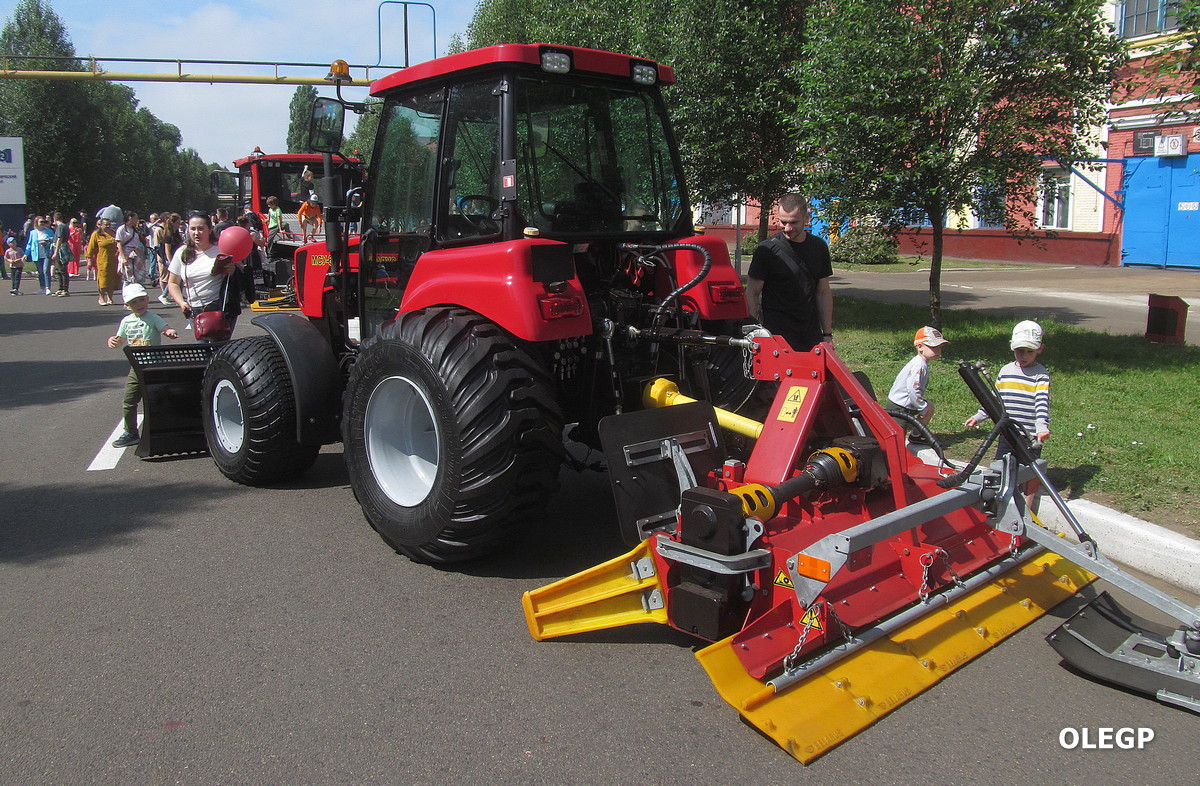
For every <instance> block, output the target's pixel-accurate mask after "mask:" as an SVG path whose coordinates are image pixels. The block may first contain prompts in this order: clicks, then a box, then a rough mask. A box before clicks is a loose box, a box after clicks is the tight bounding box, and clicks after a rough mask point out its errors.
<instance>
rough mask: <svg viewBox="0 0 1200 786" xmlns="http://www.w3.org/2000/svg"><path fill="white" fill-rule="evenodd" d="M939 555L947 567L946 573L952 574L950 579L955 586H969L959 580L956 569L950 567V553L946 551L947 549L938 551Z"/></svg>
mask: <svg viewBox="0 0 1200 786" xmlns="http://www.w3.org/2000/svg"><path fill="white" fill-rule="evenodd" d="M938 554H939V555H940V556H941V558H942V564H943V565H945V566H946V573H948V574H950V579H951V580H952V581H953V582H954V584H955V586H958V587H965V586H967V585H966V583H965V582H964V581H963V580H962V579H961V578H959V576H958V574H957V573H955V572H954V568H952V567H950V552H948V551H946V550H945V549H938Z"/></svg>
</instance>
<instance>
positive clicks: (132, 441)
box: [112, 431, 140, 448]
mask: <svg viewBox="0 0 1200 786" xmlns="http://www.w3.org/2000/svg"><path fill="white" fill-rule="evenodd" d="M139 439H140V438H139V437H138V435H137V434H135V433H134V432H132V431H126V432H125V433H124V434H122V435H121V436H119V437H117V439H116V441H115V442H113V443H112V446H113V447H114V448H127V447H129V446H130V445H136V444H137V443H138V441H139Z"/></svg>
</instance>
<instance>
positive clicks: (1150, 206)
mask: <svg viewBox="0 0 1200 786" xmlns="http://www.w3.org/2000/svg"><path fill="white" fill-rule="evenodd" d="M1124 187H1125V219H1124V229H1123V232H1122V244H1121V248H1122V260H1121V264H1123V265H1153V266H1154V267H1164V266H1165V267H1194V268H1200V154H1192V155H1189V156H1186V157H1184V156H1180V157H1178V158H1157V157H1150V156H1147V157H1139V158H1127V159H1125V184H1124Z"/></svg>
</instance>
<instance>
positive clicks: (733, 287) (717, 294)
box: [708, 284, 742, 303]
mask: <svg viewBox="0 0 1200 786" xmlns="http://www.w3.org/2000/svg"><path fill="white" fill-rule="evenodd" d="M708 294H709V296H710V297H711V298H712V301H713V302H714V303H736V302H738V301H739V300H741V299H742V288H741V287H740V286H738V285H737V284H709V285H708Z"/></svg>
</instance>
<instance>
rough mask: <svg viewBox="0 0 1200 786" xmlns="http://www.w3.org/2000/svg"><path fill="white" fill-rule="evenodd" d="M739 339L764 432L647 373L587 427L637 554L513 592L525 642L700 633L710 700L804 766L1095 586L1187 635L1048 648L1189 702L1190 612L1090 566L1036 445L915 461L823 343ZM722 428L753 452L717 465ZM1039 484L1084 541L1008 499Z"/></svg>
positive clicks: (1124, 631)
mask: <svg viewBox="0 0 1200 786" xmlns="http://www.w3.org/2000/svg"><path fill="white" fill-rule="evenodd" d="M731 343H732V342H731ZM746 344H747V345H748V346H747V347H746V348H747V349H748V350H749V352H750V357H751V369H752V373H753V375H754V376H755V377H756V378H757V379H759V380H762V381H765V382H771V381H778V382H779V389H778V392H777V393H776V396H775V400H774V403H773V404H772V406H771V409H770V411H769V412H768V414H767V417H766V419H765V421H764V422H762V423H748V422H745V419H744V418H743V419H740V420H738V419H737V418H736V417H731V416H730V415H729V413H723V412H721V411H720V410H714V409H713V408H712V407H710V406H707V405H701V404H697V403H694V402H688V400H687V399H685V398H684V397H682V396H679V395H678V392H677V391H675V390H674V389H673V387H672V386H671V385H670V383H664V382H663V381H661V380H660V381H659V382H657V383H651V385H650V386H649V387H648V388H647V394H646V402H647V405H648V406H658V407H663V409H652V410H647V411H642V412H635V413H631V414H629V415H617V416H614V417H613V418H610V419H608V420H606V421H605V422H604V423H602V424H601V436H602V440H603V442H604V448H605V455H606V457H607V459H608V464H609V468H610V472H611V475H612V480H613V489H614V494H615V495H616V500H617V510H618V515H619V516H620V518H621V525H622V531H623V533H624V534H625V536H626V538H627V539H629V540H630V541H632V542H637V541H638V540H641V542H640V543H639V544H638V545H637V547H636V548H635V549H634V550H633V551H631V552H630V553H628V554H626V555H624V556H622V557H618V558H616V559H613V560H610V561H608V562H606V563H604V564H602V565H599V566H597V567H595V568H592V569H591V570H588V571H584V572H583V573H579V574H577V575H575V576H571V577H568V578H566V579H563V580H561V581H558V582H555V583H554V584H551V585H549V586H547V587H543V588H540V589H537V590H534V591H532V592H528V593H526V594H525V597H524V599H523V603H524V607H525V613H526V620H527V622H528V623H529V630H530V632H531V633H532V634H533V636H534V638H536V639H538V640H542V639H545V638H550V637H554V636H563V635H570V634H574V633H581V632H585V631H592V630H598V629H602V628H611V627H616V626H619V625H629V624H635V623H641V622H655V623H659V624H665V625H670V626H672V627H674V628H676V629H678V630H681V631H683V632H685V633H689V634H691V635H693V636H696V637H698V638H700V639H703V640H705V641H707V642H710V644H709V645H708V646H706V647H705V648H704V649H703V650H701V651H700V652H699V653H698V654H697V658H699V660H700V661H701V663H702V664H703V666H704V668H705V669H706V670H707V671H708V674H709V676H710V677H711V678H712V680H713V683H714V685H715V686H716V688H717V691H718V693H720V694H721V696H722V697H723V698H725V699H726V700H727V701H728V702H729V703H730V704H732V705H733V706H734V707H735V708H736V709H737V710H738V711H739V712H740V713H741V714H742V716H743V717H744V718H745V719H746V720H748V721H749V722H750V723H752V724H754V725H755V726H756V727H757V728H758V729H760V730H761V731H762V732H763V733H764V734H766V735H767V736H769V737H771V738H772V739H774V740H775V741H776V742H778V743H779V744H780V745H781V746H783V747H784V748H786V749H787V750H788V751H789V752H790V753H791V754H792V755H793V756H795V757H796V758H797V759H800V760H801V761H804V762H808V761H810V760H812V759H813V758H815V757H817V756H819V755H821V754H822V753H823V752H825V751H827V750H828V749H830V748H832V747H833V746H835V745H837V744H839V743H840V742H842V741H843V740H845V739H848V738H849V737H851V736H853V735H854V734H856V733H857V732H858V731H860V730H862V729H863V728H865V727H867V726H869V725H870V724H872V723H874V722H875V720H877V719H878V718H880V717H881V716H883V715H884V714H886V713H888V712H890V711H891V710H893V709H895V708H896V707H898V706H899V705H900V704H902V703H904V702H905V701H907V700H908V699H910V698H912V697H914V696H916V695H917V694H919V693H920V692H921V691H923V690H925V689H927V688H928V687H930V686H931V685H933V684H934V683H936V682H937V681H938V680H940V679H942V678H943V677H945V676H946V675H947V674H949V673H950V672H952V671H954V670H955V669H957V668H959V667H960V666H962V665H964V664H966V663H968V662H970V661H971V660H972V659H973V658H975V657H977V656H978V655H980V654H982V653H983V652H986V651H987V650H988V649H989V648H991V647H993V646H995V645H996V644H997V643H998V642H1000V641H1001V640H1003V639H1004V638H1006V637H1007V636H1010V635H1012V634H1013V633H1015V632H1016V631H1018V630H1020V629H1021V628H1023V627H1024V626H1026V625H1028V624H1029V623H1030V622H1032V621H1034V620H1035V619H1037V618H1038V617H1040V616H1041V615H1043V614H1045V613H1046V612H1047V611H1049V610H1050V609H1052V608H1053V607H1054V606H1056V605H1057V604H1058V603H1060V602H1061V601H1064V600H1066V599H1067V598H1069V597H1071V596H1072V595H1074V594H1075V593H1076V592H1077V591H1078V590H1079V589H1080V588H1081V587H1083V586H1084V585H1086V584H1087V583H1089V582H1090V581H1092V580H1094V579H1095V578H1096V577H1097V576H1099V577H1101V578H1104V579H1106V580H1108V581H1110V582H1112V583H1113V584H1114V585H1115V586H1117V587H1120V588H1121V589H1123V590H1126V591H1128V592H1130V593H1132V594H1134V595H1135V596H1136V597H1139V598H1141V599H1143V600H1145V601H1147V602H1149V603H1151V604H1152V605H1154V606H1155V607H1156V608H1158V609H1160V610H1163V611H1165V612H1166V613H1168V614H1171V615H1173V616H1175V617H1176V619H1178V620H1180V621H1181V622H1182V623H1183V626H1182V627H1181V628H1180V629H1179V630H1177V631H1175V632H1170V631H1159V632H1158V633H1157V634H1155V633H1153V632H1148V631H1149V628H1148V626H1147V625H1145V624H1143V623H1142V622H1141V621H1138V620H1134V619H1133V618H1132V617H1130V616H1129V615H1127V614H1124V613H1123V612H1120V611H1119V610H1116V609H1115V604H1111V603H1109V602H1097V603H1095V604H1093V605H1092V606H1090V607H1089V608H1088V609H1086V610H1085V611H1084V612H1083V613H1082V614H1081V615H1080V616H1077V617H1076V618H1074V619H1072V620H1071V622H1069V623H1067V624H1066V625H1064V626H1063V628H1061V629H1060V630H1059V631H1058V632H1057V633H1056V635H1055V637H1054V643H1055V646H1056V648H1059V651H1060V652H1062V653H1063V656H1064V657H1066V658H1068V660H1071V661H1072V662H1076V663H1077V665H1079V667H1080V668H1082V669H1084V670H1086V671H1090V672H1092V673H1095V674H1097V675H1098V676H1100V677H1101V678H1103V679H1109V680H1112V681H1114V682H1118V683H1120V684H1124V685H1128V686H1130V687H1133V688H1134V689H1136V690H1143V691H1146V692H1151V693H1154V694H1155V695H1157V696H1158V697H1159V698H1160V699H1162V700H1163V701H1170V702H1172V703H1174V704H1178V705H1179V706H1184V707H1189V708H1193V709H1195V708H1196V704H1197V702H1196V696H1197V694H1198V693H1200V692H1198V691H1197V690H1196V683H1197V668H1196V660H1197V658H1196V655H1195V653H1196V650H1197V649H1200V639H1197V630H1198V629H1200V622H1198V621H1197V620H1198V618H1200V610H1197V609H1190V608H1188V607H1187V606H1185V605H1184V604H1182V603H1180V602H1179V601H1178V600H1175V599H1174V598H1171V597H1170V596H1168V595H1165V594H1163V593H1161V592H1159V591H1157V590H1155V589H1153V588H1152V587H1149V586H1148V585H1146V584H1145V583H1143V582H1140V581H1138V580H1137V579H1134V578H1132V577H1130V576H1128V575H1127V574H1125V573H1124V572H1123V571H1121V570H1120V569H1119V568H1117V567H1116V566H1114V565H1113V564H1112V563H1111V562H1109V561H1108V560H1106V559H1105V558H1104V557H1103V556H1101V555H1100V553H1099V551H1098V549H1097V547H1096V544H1095V543H1094V542H1093V541H1092V539H1091V538H1090V537H1089V536H1088V535H1087V533H1086V532H1084V531H1083V529H1082V527H1081V526H1080V525H1079V523H1078V521H1076V520H1075V519H1074V517H1073V516H1072V515H1071V513H1070V510H1069V509H1068V508H1067V507H1066V504H1065V502H1063V501H1062V499H1061V497H1060V496H1059V495H1058V493H1057V492H1056V491H1055V490H1054V489H1053V487H1052V486H1050V485H1049V482H1048V481H1047V479H1046V478H1045V475H1044V473H1043V472H1042V470H1041V468H1040V467H1039V466H1038V465H1037V462H1036V461H1035V459H1034V457H1033V456H1032V453H1031V452H1030V451H1029V450H1017V452H1016V455H1015V456H1011V455H1010V456H1008V457H1006V458H1005V459H1004V460H1003V461H997V462H994V463H993V464H991V465H990V466H988V467H980V466H978V463H979V459H981V458H982V456H983V454H984V452H985V449H981V450H980V451H979V453H978V454H977V457H976V460H975V461H973V462H971V463H970V464H969V465H968V466H966V467H963V468H958V467H949V466H944V467H932V466H929V465H926V464H924V463H922V462H920V461H918V460H916V458H914V457H913V456H912V455H910V454H909V453H908V452H907V451H906V450H905V449H904V447H903V444H904V436H903V432H901V431H900V429H899V428H898V427H897V426H896V424H895V421H894V420H892V419H891V418H890V417H889V416H888V415H887V413H886V412H884V411H883V409H882V408H880V406H879V405H878V404H877V403H876V401H875V400H874V398H873V397H872V396H871V395H870V394H869V393H868V392H867V391H866V390H865V389H864V387H863V386H862V385H861V384H860V383H859V381H858V380H857V379H856V378H855V377H854V376H853V375H852V374H851V373H850V372H849V370H848V369H846V367H845V366H844V365H843V364H842V363H841V361H840V360H838V358H837V356H836V355H834V354H833V353H832V352H830V351H829V348H828V347H826V346H821V347H817V348H815V349H814V350H812V351H811V352H800V353H797V352H792V351H791V349H790V348H789V347H788V346H787V344H786V343H783V342H782V341H780V340H779V339H778V338H776V337H757V336H756V337H754V338H752V339H748V340H747V341H746ZM960 372H962V373H963V377H964V380H965V381H966V382H967V384H968V386H969V387H971V389H972V391H973V392H975V393H976V396H977V397H978V398H980V400H981V402H982V403H983V405H984V406H985V407H987V408H988V411H989V414H992V416H993V419H994V420H995V421H996V423H997V426H996V428H995V429H994V430H993V433H992V434H991V435H989V438H988V439H989V441H990V440H992V439H995V437H996V436H998V435H999V434H1000V433H1003V434H1004V435H1005V436H1006V437H1007V438H1008V440H1009V442H1010V443H1012V444H1014V445H1017V444H1019V443H1020V440H1021V438H1022V435H1021V434H1020V433H1019V432H1018V431H1017V430H1016V428H1017V427H1016V426H1014V425H1013V424H1012V422H1011V421H1009V420H1008V418H1007V417H1006V416H1005V413H1004V412H1003V404H1002V403H1001V402H1000V400H999V399H998V397H996V396H995V394H994V391H993V390H991V388H990V386H989V385H987V383H986V380H984V379H983V378H982V377H981V375H980V373H979V369H977V368H973V367H967V368H960ZM685 402H688V403H685ZM671 410H677V411H675V412H671ZM718 423H719V424H720V426H721V427H723V428H725V429H729V430H732V431H736V432H737V433H739V434H742V435H743V436H745V437H748V438H749V439H752V440H754V447H753V450H751V452H750V455H749V456H747V457H746V458H745V461H742V460H740V459H724V460H723V459H722V453H721V443H720V440H719V434H720V431H719V429H718V428H717V424H718ZM1034 477H1037V478H1038V479H1039V480H1041V482H1042V485H1043V486H1044V487H1045V489H1046V493H1047V494H1048V495H1049V496H1050V498H1051V499H1053V501H1054V503H1055V505H1056V506H1058V507H1059V510H1060V511H1061V512H1062V513H1063V515H1064V517H1066V518H1067V519H1068V521H1069V522H1070V523H1071V526H1072V527H1073V529H1074V530H1075V533H1076V535H1077V536H1078V539H1079V543H1078V544H1076V543H1072V542H1070V541H1067V540H1065V539H1060V538H1057V537H1055V536H1054V534H1052V533H1051V532H1049V531H1048V530H1046V529H1044V528H1042V527H1041V526H1039V525H1038V524H1037V523H1036V522H1035V521H1034V520H1033V518H1032V516H1031V515H1030V513H1029V511H1028V510H1026V508H1025V501H1024V497H1023V495H1022V493H1021V491H1020V489H1021V485H1022V484H1024V483H1025V482H1026V481H1028V480H1030V479H1032V478H1034ZM1135 666H1136V667H1137V668H1136V669H1135V668H1134V667H1135ZM1172 669H1174V671H1172Z"/></svg>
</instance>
